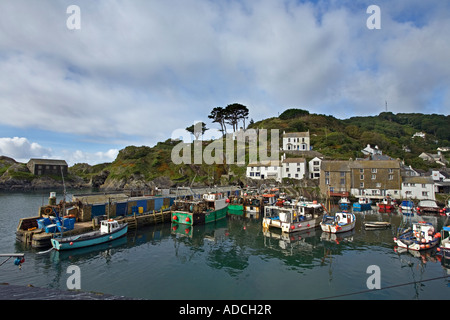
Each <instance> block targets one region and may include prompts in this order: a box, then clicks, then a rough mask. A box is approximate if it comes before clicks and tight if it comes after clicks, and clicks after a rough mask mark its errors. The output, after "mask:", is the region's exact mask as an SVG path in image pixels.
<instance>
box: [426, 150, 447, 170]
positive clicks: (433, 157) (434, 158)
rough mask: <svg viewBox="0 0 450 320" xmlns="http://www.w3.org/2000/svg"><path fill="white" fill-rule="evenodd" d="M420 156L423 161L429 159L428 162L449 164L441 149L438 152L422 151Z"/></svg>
mask: <svg viewBox="0 0 450 320" xmlns="http://www.w3.org/2000/svg"><path fill="white" fill-rule="evenodd" d="M419 158H421V159H422V160H423V161H428V162H432V163H433V162H436V163H437V164H440V165H443V166H446V165H448V160H447V159H445V157H444V155H443V154H442V152H441V151H438V153H437V154H432V153H427V152H422V153H421V154H420V155H419Z"/></svg>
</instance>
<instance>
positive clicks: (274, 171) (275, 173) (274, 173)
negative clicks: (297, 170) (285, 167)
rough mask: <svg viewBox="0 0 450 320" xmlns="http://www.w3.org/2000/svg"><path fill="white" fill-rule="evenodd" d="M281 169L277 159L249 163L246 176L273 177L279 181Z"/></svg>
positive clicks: (252, 177)
mask: <svg viewBox="0 0 450 320" xmlns="http://www.w3.org/2000/svg"><path fill="white" fill-rule="evenodd" d="M281 170H282V166H281V161H279V160H276V161H266V162H256V163H249V164H248V166H247V173H246V176H247V178H250V179H256V180H264V179H274V180H276V181H278V182H281Z"/></svg>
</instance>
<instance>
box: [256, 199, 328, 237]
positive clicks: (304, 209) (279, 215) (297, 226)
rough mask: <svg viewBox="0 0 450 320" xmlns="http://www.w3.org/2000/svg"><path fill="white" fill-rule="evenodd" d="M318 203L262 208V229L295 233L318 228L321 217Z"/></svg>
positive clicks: (322, 210) (321, 209)
mask: <svg viewBox="0 0 450 320" xmlns="http://www.w3.org/2000/svg"><path fill="white" fill-rule="evenodd" d="M323 212H324V209H323V206H322V205H321V204H319V203H317V202H316V203H309V202H302V203H299V204H296V205H294V206H289V207H280V206H277V205H273V206H265V207H264V218H263V222H262V223H263V228H264V229H269V228H278V229H281V231H282V232H296V231H304V230H309V229H314V228H318V227H319V225H320V221H321V220H322V216H323Z"/></svg>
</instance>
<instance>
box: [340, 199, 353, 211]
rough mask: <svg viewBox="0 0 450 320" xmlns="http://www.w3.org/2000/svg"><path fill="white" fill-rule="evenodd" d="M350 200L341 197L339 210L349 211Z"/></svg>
mask: <svg viewBox="0 0 450 320" xmlns="http://www.w3.org/2000/svg"><path fill="white" fill-rule="evenodd" d="M350 204H351V202H350V200H348V198H347V197H343V198H341V199H340V200H339V209H341V210H350Z"/></svg>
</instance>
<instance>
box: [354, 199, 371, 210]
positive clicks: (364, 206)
mask: <svg viewBox="0 0 450 320" xmlns="http://www.w3.org/2000/svg"><path fill="white" fill-rule="evenodd" d="M371 209H372V200H370V199H369V198H366V197H361V198H359V199H358V202H355V203H353V210H355V211H366V210H371Z"/></svg>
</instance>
